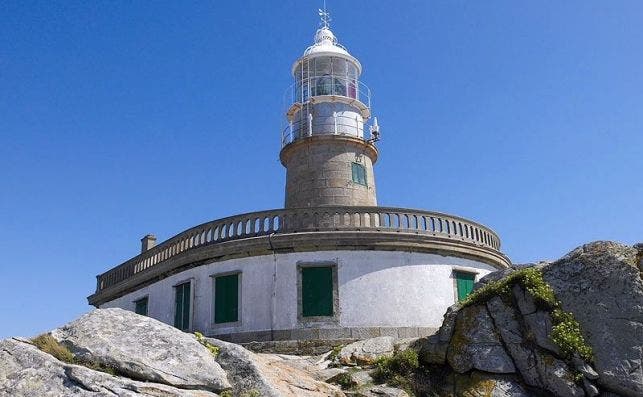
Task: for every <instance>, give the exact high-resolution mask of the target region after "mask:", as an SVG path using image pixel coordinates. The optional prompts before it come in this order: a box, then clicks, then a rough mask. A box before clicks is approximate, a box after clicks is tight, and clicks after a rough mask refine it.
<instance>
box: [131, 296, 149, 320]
mask: <svg viewBox="0 0 643 397" xmlns="http://www.w3.org/2000/svg"><path fill="white" fill-rule="evenodd" d="M134 304H135V305H136V308H135V309H134V312H135V313H136V314H140V315H142V316H147V298H142V299H139V300H137V301H136V302H134Z"/></svg>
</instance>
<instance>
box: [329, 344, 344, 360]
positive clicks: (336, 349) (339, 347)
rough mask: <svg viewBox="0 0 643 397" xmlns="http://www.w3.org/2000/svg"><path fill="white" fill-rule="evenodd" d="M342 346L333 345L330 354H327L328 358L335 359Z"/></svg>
mask: <svg viewBox="0 0 643 397" xmlns="http://www.w3.org/2000/svg"><path fill="white" fill-rule="evenodd" d="M343 348H344V345H337V346H335V347H333V350H331V352H330V354H329V355H328V360H330V361H335V359H336V358H337V356H339V353H340V352H341V351H342V349H343Z"/></svg>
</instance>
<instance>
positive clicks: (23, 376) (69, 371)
mask: <svg viewBox="0 0 643 397" xmlns="http://www.w3.org/2000/svg"><path fill="white" fill-rule="evenodd" d="M0 396H7V397H8V396H11V397H34V396H43V397H45V396H51V397H57V396H78V397H86V396H87V397H89V396H91V397H97V396H127V397H144V396H149V397H152V396H164V397H216V394H214V393H211V392H208V391H199V390H183V389H179V388H175V387H172V386H168V385H164V384H159V383H152V382H139V381H135V380H132V379H128V378H124V377H120V376H113V375H109V374H107V373H104V372H99V371H95V370H92V369H89V368H86V367H83V366H79V365H73V364H67V363H64V362H62V361H58V360H57V359H56V358H54V357H53V356H51V355H49V354H47V353H45V352H42V351H40V350H38V348H36V347H35V346H33V345H31V344H30V343H29V342H27V341H25V340H18V339H15V338H14V339H6V340H3V341H1V342H0Z"/></svg>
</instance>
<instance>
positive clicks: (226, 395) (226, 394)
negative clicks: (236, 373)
mask: <svg viewBox="0 0 643 397" xmlns="http://www.w3.org/2000/svg"><path fill="white" fill-rule="evenodd" d="M232 396H233V394H232V391H231V390H224V391H222V392H221V393H220V394H219V397H232Z"/></svg>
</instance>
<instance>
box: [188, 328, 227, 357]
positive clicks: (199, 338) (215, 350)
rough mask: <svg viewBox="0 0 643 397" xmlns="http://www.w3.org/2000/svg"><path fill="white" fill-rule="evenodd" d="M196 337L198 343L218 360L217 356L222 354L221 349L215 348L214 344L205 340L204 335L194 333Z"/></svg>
mask: <svg viewBox="0 0 643 397" xmlns="http://www.w3.org/2000/svg"><path fill="white" fill-rule="evenodd" d="M194 336H195V337H196V341H197V342H199V343H200V344H202V345H203V346H205V347H206V348H207V349H208V350H209V351H210V353H211V354H212V355H213V356H214V358H217V356H218V355H219V353H220V352H221V349H219V347H218V346H215V345H213V344H212V343H210V342H208V341H207V340H205V336H203V334H202V333H200V332H198V331H197V332H195V333H194Z"/></svg>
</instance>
